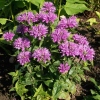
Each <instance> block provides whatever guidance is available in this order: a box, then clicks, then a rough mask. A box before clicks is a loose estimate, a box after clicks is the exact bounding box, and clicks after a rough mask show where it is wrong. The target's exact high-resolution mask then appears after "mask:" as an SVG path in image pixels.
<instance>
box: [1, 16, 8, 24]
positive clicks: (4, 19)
mask: <svg viewBox="0 0 100 100" xmlns="http://www.w3.org/2000/svg"><path fill="white" fill-rule="evenodd" d="M7 20H8V19H6V18H0V23H1V24H2V25H4V24H6V22H7Z"/></svg>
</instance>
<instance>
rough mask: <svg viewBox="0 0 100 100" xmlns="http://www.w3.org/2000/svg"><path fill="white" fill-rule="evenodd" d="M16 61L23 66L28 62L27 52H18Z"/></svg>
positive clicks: (28, 53)
mask: <svg viewBox="0 0 100 100" xmlns="http://www.w3.org/2000/svg"><path fill="white" fill-rule="evenodd" d="M17 61H18V62H19V63H20V64H21V65H24V64H26V63H28V62H30V52H29V51H23V52H20V53H19V55H18V56H17Z"/></svg>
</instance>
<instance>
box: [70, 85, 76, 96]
mask: <svg viewBox="0 0 100 100" xmlns="http://www.w3.org/2000/svg"><path fill="white" fill-rule="evenodd" d="M68 91H69V92H70V93H71V94H75V92H76V86H75V84H74V83H72V84H71V85H70V88H69V90H68Z"/></svg>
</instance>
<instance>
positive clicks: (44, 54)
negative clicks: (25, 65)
mask: <svg viewBox="0 0 100 100" xmlns="http://www.w3.org/2000/svg"><path fill="white" fill-rule="evenodd" d="M50 56H51V54H50V52H49V50H48V49H47V48H38V49H36V50H35V51H34V52H33V55H32V57H33V58H35V59H37V61H38V62H44V63H46V62H47V61H48V60H50Z"/></svg>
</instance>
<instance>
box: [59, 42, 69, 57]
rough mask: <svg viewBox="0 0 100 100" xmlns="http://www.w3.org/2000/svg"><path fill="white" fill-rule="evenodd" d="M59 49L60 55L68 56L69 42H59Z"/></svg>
mask: <svg viewBox="0 0 100 100" xmlns="http://www.w3.org/2000/svg"><path fill="white" fill-rule="evenodd" d="M59 49H60V51H61V53H62V56H65V55H67V56H69V42H68V41H66V42H64V43H62V44H60V45H59Z"/></svg>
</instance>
